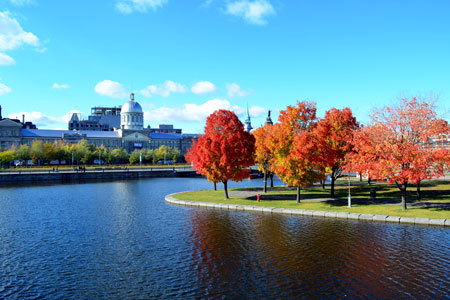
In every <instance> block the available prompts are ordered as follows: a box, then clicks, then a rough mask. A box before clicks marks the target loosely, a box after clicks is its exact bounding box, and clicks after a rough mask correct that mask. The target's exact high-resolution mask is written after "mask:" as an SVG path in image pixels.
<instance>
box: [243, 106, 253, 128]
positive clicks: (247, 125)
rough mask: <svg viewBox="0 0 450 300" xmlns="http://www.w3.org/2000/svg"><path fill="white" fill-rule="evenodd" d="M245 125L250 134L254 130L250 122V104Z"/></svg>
mask: <svg viewBox="0 0 450 300" xmlns="http://www.w3.org/2000/svg"><path fill="white" fill-rule="evenodd" d="M244 124H245V125H244V130H245V131H247V132H250V131H251V130H252V129H253V127H252V122H251V120H250V112H249V110H248V103H247V117H246V118H245V121H244Z"/></svg>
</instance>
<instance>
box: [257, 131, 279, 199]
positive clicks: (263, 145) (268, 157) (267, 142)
mask: <svg viewBox="0 0 450 300" xmlns="http://www.w3.org/2000/svg"><path fill="white" fill-rule="evenodd" d="M272 129H273V125H272V124H268V123H266V124H265V125H264V126H263V127H259V128H258V129H256V130H255V131H253V132H252V134H253V136H254V137H255V162H256V164H257V165H258V168H259V169H260V170H261V171H263V172H264V190H263V192H264V193H266V192H267V176H270V179H271V187H273V171H274V159H273V157H274V154H273V150H272V147H271V140H272V139H273V137H272V131H273V130H272Z"/></svg>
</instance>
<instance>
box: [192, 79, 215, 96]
mask: <svg viewBox="0 0 450 300" xmlns="http://www.w3.org/2000/svg"><path fill="white" fill-rule="evenodd" d="M191 91H192V92H193V93H194V94H209V93H215V92H217V88H216V86H215V85H214V84H213V83H211V82H209V81H199V82H197V83H196V84H194V85H193V86H192V88H191Z"/></svg>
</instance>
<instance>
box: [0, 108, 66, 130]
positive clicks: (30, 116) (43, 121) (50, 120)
mask: <svg viewBox="0 0 450 300" xmlns="http://www.w3.org/2000/svg"><path fill="white" fill-rule="evenodd" d="M22 115H25V122H28V121H31V122H33V123H34V124H36V125H38V127H39V126H42V125H48V124H57V123H61V122H64V120H65V119H64V117H52V116H49V115H46V114H43V113H41V112H39V111H33V112H18V113H12V114H9V115H8V118H11V119H16V118H17V119H19V120H22Z"/></svg>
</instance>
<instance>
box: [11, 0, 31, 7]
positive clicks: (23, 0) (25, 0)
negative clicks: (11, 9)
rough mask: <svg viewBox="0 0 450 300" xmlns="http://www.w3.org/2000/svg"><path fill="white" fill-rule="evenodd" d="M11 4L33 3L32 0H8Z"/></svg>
mask: <svg viewBox="0 0 450 300" xmlns="http://www.w3.org/2000/svg"><path fill="white" fill-rule="evenodd" d="M9 2H11V3H12V4H14V5H16V6H23V5H30V4H35V3H36V2H34V0H9Z"/></svg>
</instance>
